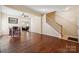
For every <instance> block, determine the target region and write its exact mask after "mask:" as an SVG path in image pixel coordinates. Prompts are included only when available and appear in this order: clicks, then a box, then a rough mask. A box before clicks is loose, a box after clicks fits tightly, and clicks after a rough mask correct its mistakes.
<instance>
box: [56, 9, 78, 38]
mask: <svg viewBox="0 0 79 59" xmlns="http://www.w3.org/2000/svg"><path fill="white" fill-rule="evenodd" d="M56 22H57V23H59V24H61V25H62V26H63V28H64V29H65V31H66V32H65V33H64V35H67V36H71V37H77V23H76V22H77V18H76V12H75V10H74V8H71V9H70V10H67V11H62V12H56Z"/></svg>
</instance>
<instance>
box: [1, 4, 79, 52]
mask: <svg viewBox="0 0 79 59" xmlns="http://www.w3.org/2000/svg"><path fill="white" fill-rule="evenodd" d="M77 7H78V6H64V5H63V6H52V5H49V6H44V5H42V6H40V5H39V6H38V5H37V6H32V5H28V6H27V5H0V52H1V53H32V52H34V53H37V52H44V53H46V52H79V40H78V37H79V34H78V26H79V25H78V24H77V22H78V21H77V20H78V14H79V11H78V9H76V11H75V10H74V8H77Z"/></svg>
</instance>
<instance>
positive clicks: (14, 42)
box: [0, 32, 79, 53]
mask: <svg viewBox="0 0 79 59" xmlns="http://www.w3.org/2000/svg"><path fill="white" fill-rule="evenodd" d="M0 52H1V53H33V52H34V53H50V52H51V53H65V52H69V53H75V52H77V53H78V52H79V44H78V43H75V42H70V41H67V40H63V39H59V38H56V37H52V36H48V35H41V34H37V33H30V32H23V33H22V35H21V37H17V38H11V37H10V36H8V35H6V36H1V37H0Z"/></svg>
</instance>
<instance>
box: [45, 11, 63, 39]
mask: <svg viewBox="0 0 79 59" xmlns="http://www.w3.org/2000/svg"><path fill="white" fill-rule="evenodd" d="M46 22H47V23H48V24H49V25H50V26H51V27H53V28H54V29H55V30H56V31H57V32H59V33H61V38H62V37H63V30H62V28H63V27H62V25H60V24H58V23H57V22H56V21H55V12H51V13H47V14H46Z"/></svg>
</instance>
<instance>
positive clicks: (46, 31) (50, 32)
mask: <svg viewBox="0 0 79 59" xmlns="http://www.w3.org/2000/svg"><path fill="white" fill-rule="evenodd" d="M42 33H43V34H45V35H50V36H55V37H61V34H60V33H58V32H57V31H56V30H55V29H54V28H53V27H51V26H50V25H49V24H47V23H46V15H45V14H44V15H43V17H42Z"/></svg>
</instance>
